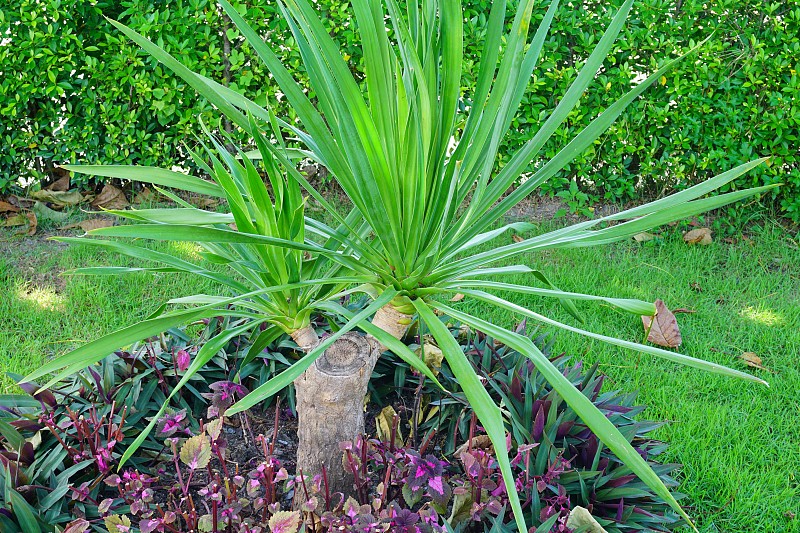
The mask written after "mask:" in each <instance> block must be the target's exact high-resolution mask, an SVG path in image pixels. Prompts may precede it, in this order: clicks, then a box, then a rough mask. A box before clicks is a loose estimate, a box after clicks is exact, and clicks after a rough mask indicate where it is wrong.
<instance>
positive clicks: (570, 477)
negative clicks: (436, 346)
mask: <svg viewBox="0 0 800 533" xmlns="http://www.w3.org/2000/svg"><path fill="white" fill-rule="evenodd" d="M525 328H526V324H525V322H523V323H521V324H520V325H519V326H518V328H517V331H518V332H524V331H525ZM452 332H453V334H454V335H456V336H459V337H460V344H461V346H462V349H463V350H464V353H465V355H466V356H467V358H468V359H469V361H470V363H471V365H472V367H473V369H474V371H475V372H476V374H478V376H480V378H481V380H482V381H483V382H484V383H486V386H487V389H488V390H489V391H490V394H491V396H492V397H493V398H494V399H495V400H496V401H498V402H501V401H502V402H503V407H504V414H505V426H506V429H507V431H508V439H509V443H510V446H509V449H510V450H512V455H513V456H514V459H513V460H512V462H511V464H512V467H513V471H514V476H515V482H514V483H515V487H516V490H517V491H518V492H519V493H520V498H521V500H522V502H523V508H524V509H525V512H526V513H528V514H529V516H530V519H529V521H528V523H529V524H534V525H540V524H541V523H544V522H546V521H547V520H548V519H549V518H551V517H552V516H553V515H554V514H559V519H558V520H557V521H560V522H559V523H561V524H562V525H564V523H565V520H566V517H567V516H568V515H569V512H570V510H571V509H572V508H574V507H575V506H581V507H584V508H586V509H588V510H589V511H590V512H591V513H592V515H593V516H594V517H595V518H596V519H597V520H598V522H599V523H600V524H601V525H602V526H603V527H604V528H605V529H606V530H607V531H612V532H616V531H620V532H624V531H639V530H648V531H669V530H672V529H674V528H677V527H678V526H680V525H682V524H684V521H683V520H682V519H681V518H680V517H679V516H678V515H677V514H676V513H675V512H674V511H672V510H671V508H670V506H669V505H668V504H667V503H666V502H665V501H664V500H663V499H662V498H660V497H659V496H658V495H657V494H655V493H654V492H653V491H651V490H650V489H649V488H648V487H647V485H646V484H644V483H643V482H642V481H641V479H639V478H637V476H636V475H633V474H632V473H631V471H630V469H629V468H628V467H626V466H625V464H624V462H623V461H621V460H620V458H619V457H617V456H616V455H615V454H614V453H613V452H612V451H611V450H609V449H608V448H607V447H606V446H605V445H603V443H602V442H601V441H600V440H598V439H597V436H596V435H594V434H593V433H592V431H591V430H590V429H589V428H588V427H587V426H586V425H585V424H584V423H583V422H582V420H581V419H580V417H578V416H577V415H576V413H575V412H574V411H573V410H572V409H571V408H570V406H569V405H568V404H567V403H566V402H564V400H563V399H562V398H561V397H560V396H559V395H558V393H557V392H556V391H555V390H554V389H553V387H552V386H551V385H550V384H549V383H548V382H547V381H546V380H545V379H544V378H543V377H542V376H541V375H540V374H539V373H538V372H537V371H536V369H535V368H534V367H533V365H532V364H531V363H530V361H529V360H528V359H527V358H526V357H525V356H524V355H522V354H521V353H519V352H518V351H516V350H514V349H511V348H509V347H508V346H504V345H502V344H498V343H496V342H495V341H494V339H492V338H491V337H489V336H487V335H485V334H483V333H481V332H476V331H472V330H470V329H469V328H463V327H455V326H454V327H453V328H452ZM534 342H536V344H537V346H540V347H541V349H542V352H543V353H545V354H547V355H548V357H549V358H550V360H551V361H552V362H553V364H554V365H555V366H556V367H557V368H558V369H559V371H560V372H561V373H562V374H563V375H564V376H565V378H566V379H568V380H569V381H570V382H571V383H572V384H573V385H574V386H575V388H576V389H578V390H580V391H581V392H582V393H583V394H584V395H586V396H587V398H589V399H590V400H591V401H592V403H593V404H594V405H596V406H597V407H598V409H599V410H600V411H601V412H602V413H603V414H604V415H605V416H606V417H608V419H609V420H610V421H611V422H612V423H613V424H614V425H615V426H616V427H617V428H618V429H619V430H620V432H621V434H623V435H624V438H625V439H626V440H628V441H629V442H630V443H631V444H632V445H633V447H634V448H635V449H636V450H637V452H638V453H639V454H640V455H641V456H642V457H644V458H646V460H647V461H648V464H649V465H650V467H651V468H652V469H653V470H654V471H656V472H657V473H658V475H659V476H660V478H661V479H662V481H663V482H664V483H665V484H666V485H667V486H670V487H676V486H677V483H676V481H675V480H674V479H673V478H672V473H673V472H674V471H675V469H676V468H677V465H675V464H660V463H659V462H658V457H659V456H660V455H661V454H662V453H663V452H664V451H665V450H666V445H665V444H664V443H662V442H659V441H657V440H654V439H652V438H651V437H650V436H649V435H648V434H649V433H651V432H652V431H654V430H656V429H657V428H659V427H660V426H661V424H660V423H658V422H652V421H648V420H638V418H640V415H641V413H642V412H643V410H644V407H643V406H640V405H637V404H636V393H635V392H631V393H623V392H619V391H608V392H602V391H601V389H602V387H603V383H604V382H605V380H606V377H605V376H604V375H602V374H600V373H599V372H598V369H597V366H596V365H595V366H592V367H591V368H585V367H584V365H583V364H582V363H581V362H575V363H573V362H572V361H571V358H569V357H566V356H564V355H559V356H551V355H550V354H549V347H550V342H549V341H548V339H547V338H546V337H545V336H539V337H536V338H535V339H534ZM432 349H433V347H429V350H432ZM392 367H394V368H395V369H396V372H395V373H394V374H392V373H391V372H389V370H390V369H391V368H392ZM438 371H439V375H438V377H439V380H440V382H441V383H442V384H443V385H444V386H445V388H446V389H447V390H448V393H447V394H442V393H441V391H440V390H439V389H438V388H436V387H434V386H431V385H429V384H428V383H427V382H426V381H425V379H424V378H422V377H420V376H415V375H414V374H413V371H410V370H408V369H405V368H404V365H403V363H402V362H401V361H392V360H391V359H387V360H386V361H384V362H383V363H382V365H381V366H380V367H379V368H378V372H379V373H382V374H384V375H385V378H384V379H378V380H376V381H377V382H378V383H377V385H378V387H376V392H377V391H381V392H382V394H381V395H380V396H381V399H382V400H383V401H384V402H386V403H388V402H391V401H392V396H393V394H392V393H391V392H390V391H391V387H390V386H389V382H394V384H395V386H399V388H401V389H402V390H404V391H405V392H404V393H403V394H405V395H409V394H413V395H414V397H415V401H414V402H413V408H409V409H407V410H406V412H404V413H403V414H404V415H405V416H404V417H403V418H404V419H405V420H406V423H407V427H408V430H409V436H408V443H410V444H411V445H412V446H414V445H419V443H420V442H421V443H422V445H421V447H422V448H423V450H424V449H425V448H427V447H428V445H429V442H430V441H431V439H433V441H434V442H436V444H437V445H438V446H440V450H441V453H444V454H445V457H451V458H452V460H453V461H458V460H460V461H461V462H462V463H463V465H464V469H465V472H466V474H468V476H469V477H470V479H472V482H473V483H476V482H477V481H476V480H477V479H479V478H480V479H482V480H486V483H487V485H486V487H484V488H486V489H489V488H491V490H489V492H487V494H489V495H490V494H491V492H492V491H496V492H497V494H501V495H502V494H503V490H502V482H501V478H500V473H499V471H498V469H497V464H496V461H494V459H492V458H491V457H492V456H491V454H488V455H487V453H486V449H487V448H489V449H491V448H490V446H489V445H488V441H487V439H486V437H485V436H476V432H477V433H480V431H479V427H478V426H477V425H476V419H475V414H474V411H473V410H472V408H471V407H470V404H469V402H468V401H467V400H466V396H465V395H464V393H463V392H462V391H461V387H460V386H459V384H458V380H457V379H455V377H454V376H453V374H452V371H451V370H450V368H449V367H448V365H447V362H446V361H442V362H441V365H440V366H438ZM382 382H386V386H381V385H382ZM373 397H374V396H373ZM415 421H417V422H415ZM398 432H399V429H398ZM398 432H396V434H397V433H398ZM415 435H417V437H414V436H415ZM433 435H436V438H435V439H434V438H433ZM394 440H395V439H394V438H392V439H390V442H394ZM473 442H474V443H475V444H474V445H473V446H472V450H469V453H470V454H471V456H469V455H467V456H465V455H464V454H465V452H466V451H467V450H466V449H465V448H467V446H465V445H464V443H473ZM376 445H377V444H376ZM481 446H483V447H481ZM378 462H381V461H378ZM470 472H471V473H472V474H471V476H470ZM378 477H380V475H379V476H378ZM498 480H500V486H498ZM448 492H450V493H453V494H455V493H457V492H459V491H458V490H456V489H454V488H453V489H450V490H449V491H448ZM461 493H462V494H464V493H463V491H461ZM677 496H678V497H680V495H677ZM470 505H472V506H474V509H475V510H474V511H473V514H475V515H476V516H477V515H479V514H480V513H479V512H477V511H484V510H486V509H494V510H495V511H497V510H498V509H500V508H503V509H504V511H505V510H506V509H507V505H508V502H507V500H504V499H503V498H499V499H498V498H494V499H493V498H492V497H489V496H486V497H485V498H484V497H482V496H480V495H479V494H476V493H475V492H472V493H471V495H470V496H469V497H464V496H462V502H461V503H460V504H459V507H464V509H465V510H464V511H463V512H464V513H466V512H467V511H466V509H469V508H470ZM497 515H498V513H497V512H495V516H496V518H497V520H498V521H500V522H501V523H503V522H504V520H508V519H509V518H510V517H509V516H506V515H505V514H500V515H499V516H497ZM451 517H452V515H451ZM507 526H508V527H511V525H510V524H507Z"/></svg>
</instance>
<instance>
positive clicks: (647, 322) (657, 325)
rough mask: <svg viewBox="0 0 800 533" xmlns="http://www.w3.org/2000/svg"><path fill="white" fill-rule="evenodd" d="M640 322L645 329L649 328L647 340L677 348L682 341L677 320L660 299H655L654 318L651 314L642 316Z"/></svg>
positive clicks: (666, 346)
mask: <svg viewBox="0 0 800 533" xmlns="http://www.w3.org/2000/svg"><path fill="white" fill-rule="evenodd" d="M642 324H643V325H644V330H645V331H648V330H649V333H648V334H647V341H648V342H651V343H653V344H657V345H658V346H664V347H665V348H677V347H678V346H680V345H681V343H682V342H683V338H681V332H680V330H678V321H677V320H676V319H675V315H674V314H672V312H671V311H670V310H669V309H668V308H667V306H666V304H664V302H663V301H662V300H656V316H655V320H653V317H651V316H643V317H642Z"/></svg>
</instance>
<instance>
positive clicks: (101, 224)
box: [60, 218, 114, 233]
mask: <svg viewBox="0 0 800 533" xmlns="http://www.w3.org/2000/svg"><path fill="white" fill-rule="evenodd" d="M113 225H114V221H113V220H112V219H110V218H90V219H89V220H82V221H80V222H75V223H74V224H67V225H66V226H62V227H61V228H60V229H72V228H81V229H82V230H83V231H85V232H87V233H88V232H90V231H92V230H93V229H98V228H108V227H111V226H113Z"/></svg>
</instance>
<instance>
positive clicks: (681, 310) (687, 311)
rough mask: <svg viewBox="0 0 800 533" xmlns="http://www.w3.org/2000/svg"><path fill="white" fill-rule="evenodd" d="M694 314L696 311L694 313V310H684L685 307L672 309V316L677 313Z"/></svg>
mask: <svg viewBox="0 0 800 533" xmlns="http://www.w3.org/2000/svg"><path fill="white" fill-rule="evenodd" d="M696 312H697V311H695V310H694V309H686V308H685V307H679V308H677V309H673V310H672V314H677V313H696Z"/></svg>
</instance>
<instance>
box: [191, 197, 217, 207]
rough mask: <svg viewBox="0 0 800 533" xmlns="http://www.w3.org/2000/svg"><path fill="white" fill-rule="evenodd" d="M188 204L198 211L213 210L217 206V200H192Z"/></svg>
mask: <svg viewBox="0 0 800 533" xmlns="http://www.w3.org/2000/svg"><path fill="white" fill-rule="evenodd" d="M189 203H190V204H192V205H193V206H195V207H198V208H200V209H214V208H215V207H217V206H218V205H219V200H218V199H217V198H192V199H190V200H189Z"/></svg>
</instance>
